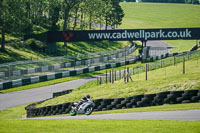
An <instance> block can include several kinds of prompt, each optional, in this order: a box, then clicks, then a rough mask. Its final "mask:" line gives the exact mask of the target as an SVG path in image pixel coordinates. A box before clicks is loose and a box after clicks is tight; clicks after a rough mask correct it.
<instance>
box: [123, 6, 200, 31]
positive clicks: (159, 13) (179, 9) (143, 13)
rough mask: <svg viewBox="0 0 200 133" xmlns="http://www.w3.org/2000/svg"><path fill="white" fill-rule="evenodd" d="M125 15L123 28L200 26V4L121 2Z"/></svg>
mask: <svg viewBox="0 0 200 133" xmlns="http://www.w3.org/2000/svg"><path fill="white" fill-rule="evenodd" d="M121 6H122V8H123V10H124V14H125V17H124V19H123V22H122V25H121V26H120V27H121V28H125V29H131V28H134V29H141V28H142V29H145V28H191V27H199V26H200V21H198V20H199V16H200V14H199V12H200V8H199V7H200V5H192V4H169V3H121Z"/></svg>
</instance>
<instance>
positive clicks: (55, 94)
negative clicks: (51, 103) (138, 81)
mask: <svg viewBox="0 0 200 133" xmlns="http://www.w3.org/2000/svg"><path fill="white" fill-rule="evenodd" d="M72 91H73V89H70V90H64V91H61V92H54V93H53V98H55V97H58V96H62V95H65V94H69V93H71V92H72Z"/></svg>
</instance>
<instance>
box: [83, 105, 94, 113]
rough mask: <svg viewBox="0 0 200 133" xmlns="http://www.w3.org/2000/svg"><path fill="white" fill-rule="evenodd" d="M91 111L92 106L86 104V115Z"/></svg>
mask: <svg viewBox="0 0 200 133" xmlns="http://www.w3.org/2000/svg"><path fill="white" fill-rule="evenodd" d="M92 111H93V107H92V106H88V107H87V108H86V109H85V114H86V115H90V114H91V113H92Z"/></svg>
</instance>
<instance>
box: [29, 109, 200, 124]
mask: <svg viewBox="0 0 200 133" xmlns="http://www.w3.org/2000/svg"><path fill="white" fill-rule="evenodd" d="M31 119H125V120H130V119H133V120H181V121H199V120H200V110H186V111H156V112H136V113H116V114H101V115H90V116H86V115H81V116H64V117H40V118H31Z"/></svg>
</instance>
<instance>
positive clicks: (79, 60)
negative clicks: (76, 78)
mask: <svg viewBox="0 0 200 133" xmlns="http://www.w3.org/2000/svg"><path fill="white" fill-rule="evenodd" d="M135 50H136V45H133V46H131V47H126V48H125V49H120V50H115V51H107V52H98V53H93V54H88V55H75V56H63V57H52V58H47V59H42V60H29V61H19V62H13V63H9V64H8V63H7V64H0V81H8V80H14V79H19V78H24V77H31V76H36V75H41V74H47V73H52V72H61V71H66V70H75V69H80V68H84V67H88V66H98V65H100V64H102V63H112V62H115V60H116V59H117V60H124V58H123V57H124V56H128V55H130V54H132V53H133V52H134V51H135Z"/></svg>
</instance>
